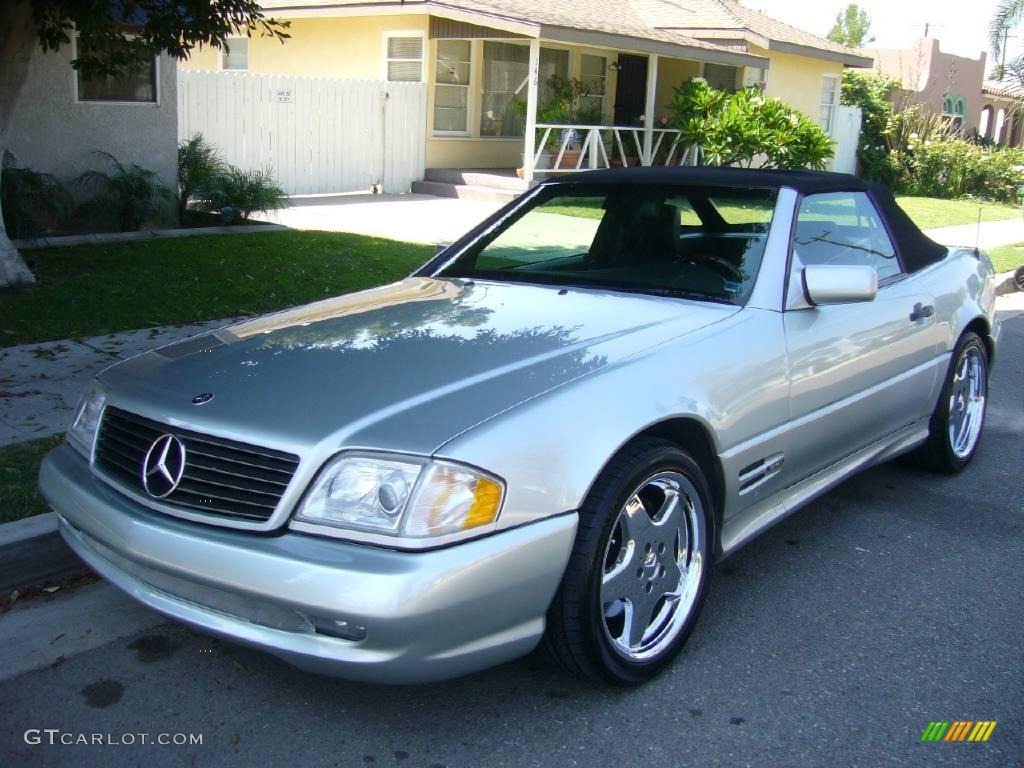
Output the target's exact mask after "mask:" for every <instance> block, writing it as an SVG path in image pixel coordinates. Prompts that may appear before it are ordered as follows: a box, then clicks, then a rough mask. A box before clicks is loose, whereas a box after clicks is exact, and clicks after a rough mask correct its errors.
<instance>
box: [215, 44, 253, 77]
mask: <svg viewBox="0 0 1024 768" xmlns="http://www.w3.org/2000/svg"><path fill="white" fill-rule="evenodd" d="M232 40H246V41H248V44H247V45H246V47H245V66H244V67H242V68H241V69H238V68H233V69H228V68H227V67H225V66H224V57H225V56H227V55H228V51H227V49H228V48H230V47H231V41H232ZM224 45H225V46H226V47H224V48H221V49H220V56H219V57H218V58H219V59H220V69H221V71H222V72H248V71H249V52H250V48H251V45H252V38H251V37H246V36H245V35H239V36H236V37H228V38H225V39H224Z"/></svg>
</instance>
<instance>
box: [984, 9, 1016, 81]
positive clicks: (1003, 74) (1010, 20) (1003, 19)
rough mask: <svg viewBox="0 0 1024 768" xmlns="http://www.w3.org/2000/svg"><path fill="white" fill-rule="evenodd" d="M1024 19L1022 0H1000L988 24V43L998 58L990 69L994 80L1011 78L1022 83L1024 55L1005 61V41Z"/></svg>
mask: <svg viewBox="0 0 1024 768" xmlns="http://www.w3.org/2000/svg"><path fill="white" fill-rule="evenodd" d="M1022 19H1024V0H1001V1H1000V3H999V5H998V6H996V11H995V13H994V14H993V15H992V20H991V21H990V22H989V25H988V37H989V44H990V45H991V46H992V53H993V54H994V56H995V58H996V59H998V60H999V64H997V65H996V66H995V67H994V69H993V71H992V78H993V79H994V80H1003V79H1007V78H1009V79H1013V80H1016V81H1017V82H1020V83H1022V84H1024V56H1016V57H1014V58H1012V59H1010V60H1009V61H1006V43H1007V39H1008V37H1009V36H1010V33H1012V32H1013V30H1014V28H1015V27H1016V26H1017V25H1018V24H1020V22H1021V20H1022Z"/></svg>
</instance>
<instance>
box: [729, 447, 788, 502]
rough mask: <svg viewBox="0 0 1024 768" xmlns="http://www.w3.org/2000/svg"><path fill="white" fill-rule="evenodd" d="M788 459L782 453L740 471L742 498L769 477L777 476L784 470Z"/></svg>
mask: <svg viewBox="0 0 1024 768" xmlns="http://www.w3.org/2000/svg"><path fill="white" fill-rule="evenodd" d="M785 460H786V457H785V456H784V455H783V454H781V453H775V454H772V455H771V456H767V457H765V458H763V459H759V460H757V461H755V462H754V463H753V464H748V465H747V466H745V467H744V468H743V469H741V470H740V474H739V481H740V496H742V495H744V494H746V493H750V492H751V491H752V490H754V489H755V488H757V487H758V486H759V485H761V483H763V482H764V481H765V480H767V479H768V478H769V477H772V476H773V475H775V474H777V473H778V471H779V470H780V469H782V464H783V462H784V461H785Z"/></svg>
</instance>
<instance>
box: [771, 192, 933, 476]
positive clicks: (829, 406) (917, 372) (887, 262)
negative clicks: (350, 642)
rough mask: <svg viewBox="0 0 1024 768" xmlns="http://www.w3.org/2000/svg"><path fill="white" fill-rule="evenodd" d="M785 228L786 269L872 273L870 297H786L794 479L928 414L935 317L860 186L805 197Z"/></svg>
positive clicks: (795, 288) (793, 284) (794, 282)
mask: <svg viewBox="0 0 1024 768" xmlns="http://www.w3.org/2000/svg"><path fill="white" fill-rule="evenodd" d="M792 236H793V259H792V262H793V264H792V269H793V270H802V269H803V266H805V265H809V264H842V265H870V266H872V267H874V268H875V269H876V271H877V273H878V282H879V290H878V294H877V296H876V297H875V299H874V300H873V301H869V302H861V303H852V304H836V305H827V306H817V307H812V306H808V305H807V304H806V303H803V306H802V307H801V301H800V300H799V298H798V297H794V296H792V295H791V296H790V297H789V299H788V300H787V310H786V312H785V316H784V325H785V333H786V345H787V354H788V359H789V370H790V379H791V386H790V417H791V419H792V421H791V426H792V430H791V432H792V446H791V459H792V463H791V465H790V468H789V469H790V475H789V477H790V480H791V481H797V480H800V479H803V478H805V477H807V476H809V475H812V474H814V473H815V472H817V471H819V470H821V469H824V468H825V467H827V466H829V465H831V464H833V463H835V462H837V461H839V460H841V459H843V458H845V457H846V456H849V455H850V454H852V453H854V452H856V451H857V450H859V449H861V448H864V447H866V446H868V445H870V444H871V443H873V442H875V441H877V440H879V439H881V438H882V437H884V436H885V435H888V434H891V433H892V432H895V431H896V430H898V429H900V428H902V427H905V426H908V425H909V424H912V423H914V422H915V421H918V420H920V419H922V418H924V417H925V416H927V415H928V413H929V411H930V409H931V405H930V403H929V400H930V394H931V392H932V387H933V384H934V380H935V379H934V377H935V367H934V365H933V361H934V350H935V348H936V347H935V338H936V337H935V333H936V327H935V318H934V308H933V304H934V302H933V299H932V297H931V296H930V295H929V294H928V292H927V291H926V290H925V289H924V286H923V285H922V283H921V281H920V280H919V279H918V278H917V277H915V276H914V275H912V274H907V273H906V272H905V271H904V269H903V267H902V266H901V263H900V260H899V258H898V254H897V252H896V249H895V248H894V246H893V243H892V240H891V238H890V237H889V234H888V232H887V230H886V228H885V225H884V224H883V222H882V219H881V218H880V216H879V215H878V212H877V211H876V210H875V207H874V204H873V203H872V202H871V199H870V198H869V197H868V196H867V195H866V194H865V193H863V192H832V193H823V194H816V195H809V196H806V197H804V198H803V200H802V201H801V204H800V209H799V212H798V215H797V218H796V223H795V226H794V230H793V233H792ZM798 277H800V275H799V274H794V275H791V280H790V285H791V289H790V291H791V293H792V292H793V291H798V292H799V286H800V285H801V284H802V283H801V282H800V281H799V280H795V279H793V278H798ZM795 298H796V299H797V300H796V301H794V299H795ZM787 463H788V462H787Z"/></svg>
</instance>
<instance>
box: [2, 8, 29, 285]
mask: <svg viewBox="0 0 1024 768" xmlns="http://www.w3.org/2000/svg"><path fill="white" fill-rule="evenodd" d="M34 43H35V28H34V26H33V23H32V8H31V6H30V5H29V3H28V2H27V1H26V0H22V2H18V0H15V2H13V3H11V2H7V3H5V7H4V8H3V9H2V10H0V175H2V173H3V169H2V159H3V155H4V153H5V152H6V151H7V136H8V134H9V132H10V128H11V122H12V119H13V115H14V108H15V105H16V104H17V103H18V97H19V96H20V95H21V90H22V87H23V86H24V85H25V78H26V77H27V75H28V65H29V61H30V60H31V58H32V46H33V44H34ZM0 183H2V176H0ZM34 282H35V278H34V277H33V276H32V272H31V271H30V270H29V268H28V266H27V265H26V264H25V261H24V259H22V258H21V254H20V253H18V249H17V248H15V247H14V243H12V242H11V239H10V238H9V237H8V236H7V228H6V227H5V226H4V217H3V211H2V210H0V288H2V287H5V286H8V285H18V284H19V283H34Z"/></svg>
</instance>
